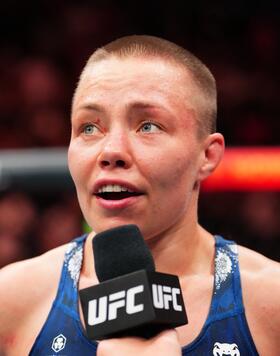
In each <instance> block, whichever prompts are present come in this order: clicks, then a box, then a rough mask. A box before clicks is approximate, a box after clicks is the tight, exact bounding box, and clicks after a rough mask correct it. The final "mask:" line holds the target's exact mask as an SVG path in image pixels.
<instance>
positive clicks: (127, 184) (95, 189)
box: [92, 179, 143, 194]
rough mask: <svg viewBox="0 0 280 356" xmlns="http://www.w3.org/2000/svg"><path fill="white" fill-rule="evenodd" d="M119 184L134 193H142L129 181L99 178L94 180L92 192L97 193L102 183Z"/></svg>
mask: <svg viewBox="0 0 280 356" xmlns="http://www.w3.org/2000/svg"><path fill="white" fill-rule="evenodd" d="M114 184H115V185H121V186H123V187H126V188H127V189H129V190H132V191H133V192H135V193H143V192H142V191H141V190H139V189H138V188H137V187H136V186H135V185H133V184H131V183H130V182H127V181H124V180H120V179H99V180H97V181H96V182H95V184H94V186H93V191H92V193H93V194H97V193H98V190H99V189H100V188H101V187H102V186H103V185H114Z"/></svg>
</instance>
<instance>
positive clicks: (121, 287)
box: [79, 225, 188, 340]
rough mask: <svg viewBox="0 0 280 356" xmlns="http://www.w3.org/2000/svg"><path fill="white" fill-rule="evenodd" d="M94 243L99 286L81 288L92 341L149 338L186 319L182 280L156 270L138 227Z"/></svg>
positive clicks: (112, 233)
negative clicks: (133, 337)
mask: <svg viewBox="0 0 280 356" xmlns="http://www.w3.org/2000/svg"><path fill="white" fill-rule="evenodd" d="M92 244H93V253H94V263H95V271H96V275H97V277H98V280H99V282H100V284H98V285H95V286H92V287H89V288H85V289H82V290H80V291H79V294H80V300H81V305H82V311H83V315H84V320H85V326H86V332H87V336H88V337H89V338H90V339H92V340H102V339H108V338H114V337H123V336H140V337H144V338H150V337H153V336H155V335H156V334H158V333H159V332H161V331H163V330H165V329H171V328H175V327H177V326H180V325H184V324H187V323H188V319H187V315H186V310H185V306H184V301H183V297H182V291H181V288H180V283H179V278H178V277H177V276H175V275H171V274H166V273H160V272H156V271H155V264H154V260H153V257H152V254H151V252H150V250H149V248H148V247H147V245H146V243H145V241H144V239H143V237H142V234H141V232H140V230H139V228H138V227H137V226H136V225H124V226H119V227H116V228H113V229H110V230H106V231H103V232H101V233H99V234H97V235H96V236H95V237H94V238H93V240H92Z"/></svg>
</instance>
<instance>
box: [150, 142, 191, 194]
mask: <svg viewBox="0 0 280 356" xmlns="http://www.w3.org/2000/svg"><path fill="white" fill-rule="evenodd" d="M182 152H183V151H182V150H181V151H180V150H179V149H178V148H176V149H174V151H172V150H168V152H166V153H165V152H163V150H161V151H159V152H158V154H157V155H154V157H153V159H151V160H149V161H148V162H149V163H147V161H146V163H144V164H145V167H146V174H147V175H148V177H147V178H148V179H149V181H150V182H151V183H152V184H153V185H154V187H155V188H156V189H162V190H166V191H167V192H170V191H177V190H178V188H179V189H180V188H184V187H185V189H186V190H188V187H190V186H192V184H193V183H194V179H195V176H196V173H195V172H196V164H195V157H194V154H193V153H188V154H184V153H182ZM155 157H156V159H155ZM189 189H190V188H189Z"/></svg>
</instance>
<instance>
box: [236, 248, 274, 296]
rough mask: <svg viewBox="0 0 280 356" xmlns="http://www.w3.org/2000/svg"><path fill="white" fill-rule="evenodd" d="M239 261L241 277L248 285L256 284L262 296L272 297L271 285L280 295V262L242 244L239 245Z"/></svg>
mask: <svg viewBox="0 0 280 356" xmlns="http://www.w3.org/2000/svg"><path fill="white" fill-rule="evenodd" d="M239 261H240V271H241V278H242V279H243V280H244V282H245V283H246V284H247V283H249V284H250V287H251V286H253V285H254V284H256V286H258V292H259V294H260V295H261V296H262V297H263V298H268V299H270V298H272V297H273V296H271V289H270V288H272V287H273V290H274V292H275V293H278V297H280V263H278V262H276V261H273V260H271V259H269V258H267V257H265V256H263V255H261V254H260V253H257V252H255V251H253V250H250V249H248V248H245V247H242V246H239ZM245 286H246V285H245ZM260 287H261V288H260ZM263 287H267V288H268V289H266V288H263ZM269 287H270V288H269ZM279 300H280V298H279Z"/></svg>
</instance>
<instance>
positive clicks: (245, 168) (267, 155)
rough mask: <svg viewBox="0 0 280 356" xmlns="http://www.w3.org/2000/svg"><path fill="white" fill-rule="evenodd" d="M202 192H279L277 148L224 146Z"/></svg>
mask: <svg viewBox="0 0 280 356" xmlns="http://www.w3.org/2000/svg"><path fill="white" fill-rule="evenodd" d="M202 190H203V191H258V190H262V191H279V190H280V147H250V148H245V147H243V148H241V147H238V148H227V149H226V151H225V155H224V158H223V160H222V162H221V163H220V165H219V166H218V168H217V169H216V171H215V172H214V173H213V174H212V175H211V176H210V177H208V178H207V179H206V180H205V181H204V182H203V183H202Z"/></svg>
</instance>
